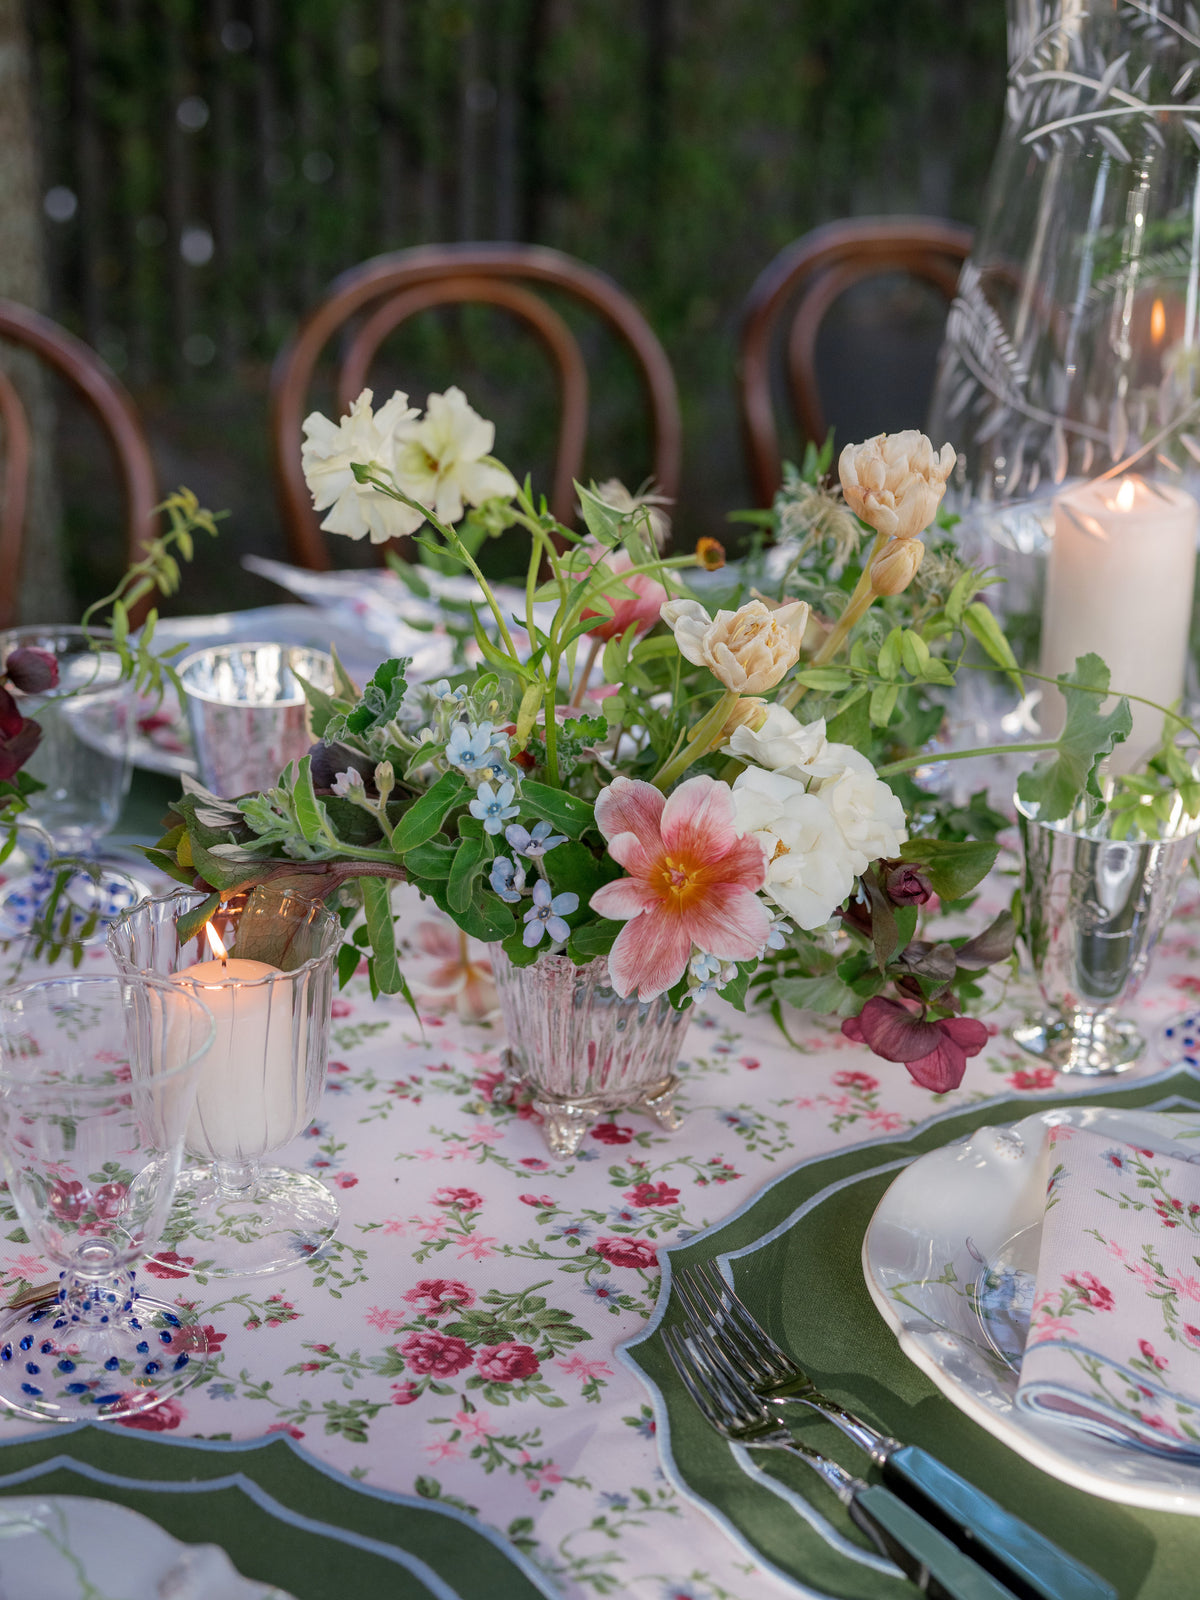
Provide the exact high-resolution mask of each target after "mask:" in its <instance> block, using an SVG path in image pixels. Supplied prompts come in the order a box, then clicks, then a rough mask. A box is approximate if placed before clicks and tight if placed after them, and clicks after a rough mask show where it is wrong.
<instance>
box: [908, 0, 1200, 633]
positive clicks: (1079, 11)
mask: <svg viewBox="0 0 1200 1600" xmlns="http://www.w3.org/2000/svg"><path fill="white" fill-rule="evenodd" d="M1008 19H1009V68H1008V93H1007V100H1006V106H1005V121H1004V128H1003V132H1002V135H1001V140H1000V146H999V149H998V151H997V154H996V159H995V162H994V164H993V167H992V172H991V176H990V179H989V183H988V188H987V192H986V196H985V201H984V208H983V217H982V221H981V224H980V228H979V233H978V236H977V238H976V242H975V247H974V249H973V251H972V254H971V257H970V259H969V260H968V261H967V262H966V263H965V265H964V267H963V270H962V276H961V278H960V280H959V286H958V293H957V295H956V297H955V300H954V303H953V306H952V308H951V311H950V317H949V321H948V323H947V329H946V338H945V342H944V344H943V347H942V354H941V359H940V363H939V370H938V380H937V386H936V391H935V395H934V400H933V405H932V410H931V415H930V424H929V426H930V433H931V435H933V436H934V437H935V438H936V439H937V441H938V443H939V444H940V443H941V441H942V440H943V439H948V440H949V441H950V442H951V443H952V444H953V445H954V446H955V449H956V450H957V451H958V452H959V462H958V466H957V468H956V472H955V477H954V479H953V482H952V496H951V498H952V500H954V501H956V504H955V505H954V509H956V510H957V511H959V512H961V513H963V515H964V518H965V526H964V527H963V529H962V533H963V536H964V538H965V540H966V541H967V544H968V552H969V554H970V555H971V556H972V558H974V559H982V560H983V561H984V562H986V563H988V564H992V565H996V566H999V567H1000V568H1001V570H1002V571H1003V573H1004V576H1005V577H1006V579H1007V585H1006V589H1005V590H1004V591H1001V594H1000V603H1001V604H1002V605H1004V606H1005V609H1006V611H1007V612H1008V613H1009V615H1010V618H1012V617H1013V616H1014V614H1015V615H1020V614H1021V613H1026V614H1027V615H1028V618H1029V623H1030V630H1029V635H1030V636H1029V638H1028V639H1027V640H1024V641H1023V642H1024V650H1023V652H1022V653H1023V654H1024V656H1025V658H1026V659H1027V660H1030V661H1031V660H1032V659H1033V657H1034V655H1035V654H1036V630H1037V622H1038V619H1039V618H1040V614H1041V592H1040V590H1041V584H1042V581H1043V566H1044V563H1043V562H1042V561H1041V560H1040V559H1039V556H1040V555H1041V553H1042V552H1043V551H1044V549H1045V547H1046V543H1047V540H1048V537H1049V535H1050V532H1051V518H1050V499H1051V496H1052V494H1053V493H1054V492H1055V490H1056V489H1057V488H1059V487H1060V486H1061V485H1063V484H1064V483H1066V482H1068V481H1069V480H1073V479H1081V478H1093V477H1097V476H1100V475H1102V474H1108V473H1110V472H1111V473H1112V474H1113V475H1114V476H1115V475H1116V473H1117V472H1118V471H1123V470H1125V469H1126V468H1136V470H1137V472H1138V473H1139V474H1141V475H1143V476H1148V477H1154V476H1159V477H1162V478H1164V479H1167V480H1169V481H1172V482H1176V483H1179V482H1181V481H1183V483H1184V486H1185V487H1192V485H1191V484H1190V483H1189V482H1188V481H1187V480H1188V479H1190V478H1191V477H1193V476H1194V475H1195V472H1196V463H1197V462H1200V383H1198V376H1200V374H1198V363H1200V345H1198V340H1197V323H1198V317H1200V298H1198V288H1200V28H1198V26H1197V22H1198V20H1200V19H1198V17H1197V12H1196V8H1195V6H1193V5H1191V4H1189V3H1186V0H1008ZM1015 633H1016V635H1017V636H1020V634H1021V630H1020V628H1019V627H1017V628H1016V629H1015Z"/></svg>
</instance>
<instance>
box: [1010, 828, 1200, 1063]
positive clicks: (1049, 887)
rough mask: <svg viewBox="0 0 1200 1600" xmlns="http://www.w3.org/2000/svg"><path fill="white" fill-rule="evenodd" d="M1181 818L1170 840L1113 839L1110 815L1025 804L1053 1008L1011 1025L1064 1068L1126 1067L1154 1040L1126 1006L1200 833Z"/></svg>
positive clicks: (1033, 919) (1044, 971)
mask: <svg viewBox="0 0 1200 1600" xmlns="http://www.w3.org/2000/svg"><path fill="white" fill-rule="evenodd" d="M1177 809H1178V811H1179V815H1178V817H1177V818H1175V819H1173V821H1172V823H1171V824H1170V825H1169V826H1167V827H1164V828H1163V829H1162V830H1161V837H1158V838H1146V837H1143V836H1141V835H1138V834H1134V835H1133V836H1132V837H1130V838H1128V839H1114V838H1111V837H1109V836H1108V835H1107V833H1106V832H1105V819H1104V817H1101V818H1100V819H1099V820H1098V822H1096V823H1095V824H1091V825H1089V824H1088V822H1087V820H1086V819H1085V818H1084V817H1082V816H1077V817H1074V818H1068V819H1066V820H1064V821H1062V822H1041V821H1039V820H1038V816H1037V808H1036V807H1031V806H1028V805H1026V804H1025V803H1024V802H1022V801H1020V800H1018V802H1017V812H1018V817H1019V821H1020V827H1021V838H1022V841H1023V843H1024V847H1025V879H1024V890H1025V932H1024V942H1025V946H1026V948H1027V950H1028V951H1029V955H1030V958H1031V960H1032V962H1033V969H1034V972H1035V974H1036V976H1037V980H1038V986H1039V988H1040V989H1041V992H1042V998H1043V999H1044V1000H1045V1002H1046V1005H1047V1008H1048V1009H1047V1010H1046V1011H1045V1012H1044V1013H1042V1014H1041V1015H1039V1016H1036V1017H1033V1018H1030V1019H1029V1020H1028V1021H1027V1022H1024V1023H1022V1024H1020V1025H1019V1026H1018V1027H1015V1028H1013V1029H1012V1037H1013V1039H1014V1040H1015V1041H1016V1042H1017V1044H1019V1045H1020V1046H1021V1047H1022V1049H1024V1050H1028V1051H1029V1053H1030V1054H1031V1055H1035V1056H1038V1057H1040V1058H1041V1059H1042V1060H1043V1061H1047V1062H1049V1063H1050V1065H1051V1066H1053V1067H1054V1068H1055V1069H1056V1070H1057V1071H1059V1072H1070V1073H1080V1074H1083V1075H1087V1076H1097V1075H1099V1074H1102V1073H1114V1072H1123V1071H1124V1070H1125V1069H1126V1068H1127V1067H1130V1066H1132V1065H1133V1063H1134V1062H1135V1061H1136V1060H1137V1059H1138V1057H1139V1056H1140V1055H1141V1053H1142V1051H1143V1050H1144V1049H1145V1047H1146V1041H1145V1039H1144V1038H1143V1037H1142V1035H1141V1033H1140V1032H1139V1031H1138V1029H1137V1028H1136V1027H1135V1025H1134V1024H1133V1023H1132V1022H1130V1021H1128V1020H1127V1019H1125V1018H1122V1017H1120V1016H1118V1015H1117V1014H1116V1013H1117V1008H1118V1007H1119V1006H1121V1005H1123V1004H1125V1003H1127V1002H1128V1001H1130V1000H1132V999H1133V997H1134V995H1135V994H1136V993H1137V991H1138V988H1139V986H1140V984H1141V981H1142V979H1143V977H1144V976H1145V974H1146V969H1147V967H1148V965H1149V962H1150V956H1151V953H1152V952H1153V950H1154V946H1155V944H1156V943H1157V941H1158V938H1159V935H1160V934H1161V933H1162V931H1163V929H1164V928H1165V927H1166V924H1167V921H1168V919H1169V918H1170V915H1171V911H1172V908H1173V907H1174V904H1175V896H1176V894H1177V893H1178V892H1179V886H1180V883H1181V882H1182V881H1183V875H1184V873H1185V872H1186V870H1187V866H1188V861H1189V859H1190V858H1191V854H1192V850H1193V849H1194V847H1195V843H1196V834H1197V832H1200V818H1195V817H1188V816H1187V815H1186V814H1184V813H1183V812H1182V807H1179V808H1177Z"/></svg>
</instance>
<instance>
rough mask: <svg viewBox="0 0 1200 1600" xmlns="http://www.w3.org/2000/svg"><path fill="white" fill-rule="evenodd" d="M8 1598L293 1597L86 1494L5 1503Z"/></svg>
mask: <svg viewBox="0 0 1200 1600" xmlns="http://www.w3.org/2000/svg"><path fill="white" fill-rule="evenodd" d="M0 1594H3V1595H12V1596H14V1597H15V1596H17V1595H22V1596H28V1597H29V1600H33V1597H34V1596H36V1600H80V1597H81V1596H89V1597H91V1600H117V1597H118V1596H119V1597H120V1600H290V1597H289V1596H288V1595H287V1594H285V1592H284V1591H283V1590H282V1589H276V1588H275V1587H274V1586H273V1585H272V1584H269V1583H260V1582H257V1581H255V1580H254V1579H251V1578H243V1577H242V1576H241V1575H240V1574H239V1573H238V1572H237V1571H236V1569H235V1568H234V1566H233V1563H232V1562H231V1561H230V1559H229V1557H228V1556H227V1555H226V1554H225V1552H224V1550H221V1549H220V1548H219V1547H218V1546H217V1545H215V1544H183V1543H181V1541H180V1540H178V1539H175V1538H173V1537H172V1536H171V1534H169V1533H167V1532H166V1531H165V1530H164V1529H162V1528H160V1527H159V1526H158V1524H157V1523H156V1522H152V1521H151V1520H150V1518H149V1517H144V1516H142V1515H141V1513H140V1512H137V1511H131V1510H130V1509H129V1507H128V1506H123V1505H119V1504H117V1503H116V1502H115V1501H110V1500H92V1499H88V1498H85V1497H84V1496H80V1495H68V1494H46V1495H14V1496H7V1495H6V1496H4V1497H2V1498H0Z"/></svg>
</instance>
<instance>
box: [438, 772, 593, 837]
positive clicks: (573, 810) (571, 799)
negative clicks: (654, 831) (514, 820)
mask: <svg viewBox="0 0 1200 1600" xmlns="http://www.w3.org/2000/svg"><path fill="white" fill-rule="evenodd" d="M431 792H432V791H431ZM521 799H522V801H523V802H524V805H525V806H528V807H529V808H530V809H531V810H532V811H535V812H536V813H537V815H538V817H540V818H544V819H545V820H546V821H547V822H548V823H550V825H551V827H552V828H553V829H554V831H555V832H556V833H565V834H566V836H567V838H568V839H578V838H580V837H581V836H582V834H583V833H584V832H585V830H586V829H588V828H590V827H591V826H592V825H593V823H594V821H595V812H594V809H593V807H592V803H591V801H590V800H580V799H579V798H578V797H577V796H576V795H573V794H568V793H567V792H566V790H565V789H552V788H551V787H550V785H549V784H546V783H531V782H529V781H526V782H525V783H523V784H522V785H521Z"/></svg>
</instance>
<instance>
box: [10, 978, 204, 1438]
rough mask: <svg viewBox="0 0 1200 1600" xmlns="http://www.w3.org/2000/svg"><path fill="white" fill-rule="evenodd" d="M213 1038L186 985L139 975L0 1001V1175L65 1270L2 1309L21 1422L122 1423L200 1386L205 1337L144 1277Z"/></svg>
mask: <svg viewBox="0 0 1200 1600" xmlns="http://www.w3.org/2000/svg"><path fill="white" fill-rule="evenodd" d="M214 1031H215V1030H214V1023H213V1018H212V1016H211V1014H210V1013H209V1011H208V1010H207V1008H206V1007H205V1006H204V1004H203V1003H202V1002H201V1001H199V1000H197V999H196V997H195V996H194V995H193V994H192V993H191V992H190V991H189V990H187V989H185V988H183V987H181V986H180V985H178V984H174V983H171V982H169V981H166V980H164V979H162V978H157V977H146V976H143V975H141V974H136V975H133V976H130V977H122V976H118V975H117V974H111V973H110V974H108V975H107V976H103V977H80V976H78V975H72V976H69V977H55V978H41V979H38V980H36V981H34V982H32V983H26V984H20V985H17V986H15V987H13V988H10V989H5V990H3V991H0V1168H2V1170H3V1175H4V1180H5V1183H6V1185H7V1188H8V1193H9V1196H10V1198H11V1201H12V1204H13V1206H14V1208H15V1210H16V1214H17V1217H18V1219H19V1220H20V1222H21V1225H22V1226H23V1227H24V1229H25V1232H26V1233H27V1234H28V1236H29V1248H30V1250H32V1251H34V1252H36V1254H37V1255H38V1256H40V1257H41V1258H42V1259H43V1260H44V1261H46V1262H47V1263H48V1264H49V1265H50V1266H51V1268H52V1269H53V1268H57V1269H58V1277H57V1280H55V1281H52V1282H51V1283H48V1284H44V1283H39V1284H37V1285H36V1286H34V1287H32V1288H30V1289H29V1290H28V1291H27V1292H26V1293H25V1294H24V1295H21V1296H18V1297H17V1298H16V1300H15V1302H14V1303H13V1304H11V1305H9V1306H6V1307H5V1308H4V1309H3V1310H2V1311H0V1404H2V1405H4V1406H7V1407H8V1408H9V1409H11V1410H12V1411H15V1412H17V1413H19V1414H20V1415H21V1416H25V1417H32V1418H38V1419H41V1420H45V1421H51V1422H78V1421H92V1420H97V1419H100V1418H111V1419H116V1420H120V1419H121V1418H123V1417H133V1416H138V1415H140V1414H141V1413H143V1412H145V1411H149V1410H152V1409H153V1408H154V1407H155V1406H158V1405H161V1404H162V1402H163V1401H164V1400H167V1399H169V1398H170V1397H171V1396H172V1395H174V1394H176V1393H178V1392H179V1390H180V1389H181V1388H183V1387H184V1386H186V1385H187V1384H189V1383H192V1382H194V1381H195V1379H196V1378H198V1377H199V1376H201V1374H202V1372H203V1370H204V1366H205V1357H206V1356H207V1354H208V1342H207V1339H206V1337H205V1334H204V1331H203V1329H202V1327H201V1326H200V1325H199V1323H198V1322H197V1321H196V1318H195V1316H194V1314H191V1315H189V1314H185V1313H184V1312H183V1311H182V1310H181V1309H180V1307H179V1306H177V1305H174V1304H172V1303H170V1302H168V1301H165V1300H160V1299H158V1298H156V1297H155V1296H154V1295H153V1294H149V1295H147V1294H145V1293H143V1292H142V1288H141V1285H140V1283H139V1282H138V1280H137V1278H136V1276H135V1272H134V1267H135V1264H136V1263H137V1262H138V1260H139V1259H140V1258H141V1257H143V1256H148V1255H150V1254H151V1252H152V1251H153V1249H154V1247H155V1245H157V1243H158V1241H159V1239H160V1238H161V1236H162V1233H163V1229H164V1228H165V1226H166V1224H167V1220H168V1217H169V1214H170V1207H171V1194H172V1187H173V1185H174V1182H175V1176H176V1174H177V1172H178V1171H179V1164H180V1158H181V1154H182V1147H183V1137H184V1131H185V1129H186V1127H187V1123H188V1118H189V1117H190V1115H191V1111H192V1104H193V1100H194V1096H195V1090H196V1084H197V1081H198V1069H199V1066H200V1063H201V1062H202V1060H203V1057H204V1055H205V1052H206V1051H207V1050H208V1049H209V1047H210V1045H211V1043H212V1040H213V1036H214ZM26 1270H27V1271H28V1272H30V1274H31V1275H33V1276H37V1275H38V1271H37V1267H36V1265H35V1264H33V1263H31V1264H30V1266H29V1267H28V1268H26Z"/></svg>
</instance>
